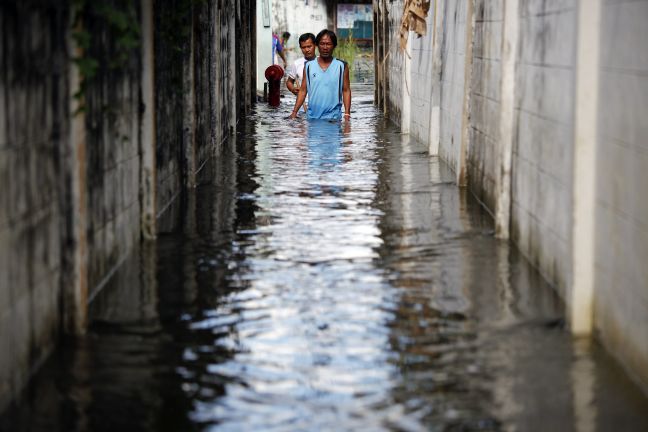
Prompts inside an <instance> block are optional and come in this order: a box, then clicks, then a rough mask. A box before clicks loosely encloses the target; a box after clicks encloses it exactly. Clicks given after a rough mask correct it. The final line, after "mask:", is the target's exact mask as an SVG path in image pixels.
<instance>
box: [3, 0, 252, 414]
mask: <svg viewBox="0 0 648 432" xmlns="http://www.w3.org/2000/svg"><path fill="white" fill-rule="evenodd" d="M252 3H253V2H252V1H246V0H240V1H236V2H235V4H232V3H231V2H225V1H206V2H194V1H190V0H177V1H156V2H154V3H153V2H150V1H142V2H124V1H118V0H115V1H110V2H103V3H102V6H100V7H99V6H96V5H95V4H94V3H87V5H89V4H93V6H87V5H86V7H85V9H83V10H81V12H80V13H78V14H77V13H74V12H73V11H72V10H71V5H70V4H69V3H68V2H59V1H48V0H40V1H29V2H24V1H9V2H2V4H1V5H0V23H1V27H0V37H1V41H0V49H1V54H2V55H0V61H1V69H0V200H1V202H2V205H1V206H0V366H1V367H0V410H2V409H3V408H4V407H5V406H6V404H7V403H9V401H10V400H12V399H13V398H15V397H16V396H17V395H18V394H19V393H20V391H21V389H22V388H23V387H24V385H25V383H26V382H27V380H28V377H29V376H30V374H32V373H33V372H34V371H35V370H36V369H38V367H39V365H40V364H41V363H42V362H43V361H44V360H45V358H46V357H47V356H48V354H49V353H50V352H51V351H52V349H53V347H54V346H55V345H56V344H57V342H58V341H59V339H60V337H61V336H62V335H65V334H70V335H76V334H82V333H84V332H85V328H86V327H85V326H86V324H87V314H88V305H89V303H91V301H92V300H93V298H95V297H96V296H97V295H99V294H100V292H101V290H102V289H103V288H104V285H105V284H106V283H107V281H108V280H109V279H110V277H111V275H112V274H113V273H115V272H116V271H117V270H118V269H119V268H120V266H121V265H123V263H124V262H125V261H126V259H127V257H128V256H129V255H131V254H132V251H133V250H134V249H135V248H136V247H137V246H138V244H139V243H140V241H141V238H142V237H147V238H149V239H150V238H154V237H155V235H156V232H157V231H161V232H167V231H172V230H174V229H176V228H177V220H178V219H179V213H180V208H181V203H182V202H183V199H184V198H183V197H184V195H185V191H186V190H188V189H190V188H192V187H193V186H194V185H195V176H196V175H197V174H199V173H200V170H201V168H202V167H203V166H204V165H205V162H206V161H207V159H208V158H209V157H211V156H215V155H218V154H219V152H220V151H221V150H222V144H221V143H222V142H223V140H224V139H226V137H227V136H228V135H230V134H231V133H232V132H233V130H234V128H235V126H236V119H237V114H239V113H244V112H246V110H249V109H250V107H251V103H252V100H253V97H254V94H253V92H252V84H251V83H252V82H253V80H254V70H255V68H254V65H253V64H252V61H253V60H252V59H253V57H252V55H251V47H252V46H253V42H251V40H252V39H253V36H254V29H253V27H252V23H253V16H254V13H255V6H254V5H253V4H252ZM124 17H127V19H131V20H132V21H131V22H130V24H128V25H127V26H126V28H129V29H132V30H134V34H135V35H136V40H135V41H134V43H133V41H129V40H126V39H124V36H125V31H124V27H123V26H122V24H123V21H122V19H124ZM148 18H150V23H149V22H148V21H146V20H147V19H148ZM145 23H146V25H145ZM80 29H83V30H84V32H81V34H80V33H79V31H80ZM149 30H150V31H149ZM238 38H246V39H247V40H246V41H244V42H237V39H238ZM237 47H238V48H241V49H245V50H249V51H248V52H246V53H237V52H236V48H237ZM147 50H148V51H147ZM147 53H152V54H153V55H148V54H147ZM74 59H77V60H79V61H75V60H74ZM87 61H91V62H94V72H92V73H91V72H88V69H87ZM145 62H148V63H145ZM78 65H81V66H82V67H77V66H78ZM91 69H92V68H91ZM84 79H85V81H84ZM81 83H84V84H81ZM149 84H152V85H150V86H149ZM79 90H81V91H79ZM149 101H150V102H149ZM147 118H148V119H152V121H146V119H147ZM149 213H152V215H153V216H152V217H148V214H149Z"/></svg>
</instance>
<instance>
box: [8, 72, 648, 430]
mask: <svg viewBox="0 0 648 432" xmlns="http://www.w3.org/2000/svg"><path fill="white" fill-rule="evenodd" d="M372 98H373V94H372V88H371V87H370V86H362V85H359V86H355V87H354V113H353V118H352V120H351V121H350V122H349V123H342V124H340V123H328V122H308V121H305V120H294V121H288V120H286V117H287V116H288V113H289V112H290V109H291V106H289V105H290V101H288V100H285V101H284V104H283V106H282V107H281V108H279V109H271V108H269V107H267V106H259V107H258V108H257V112H256V113H255V114H254V115H253V116H251V117H250V118H249V119H247V121H246V122H244V123H242V124H241V127H240V130H239V133H238V135H237V138H236V139H235V140H232V141H231V142H230V148H229V150H228V151H226V152H225V154H224V155H223V156H222V157H221V158H220V159H219V160H216V161H214V162H213V163H212V164H211V165H210V166H208V167H206V168H205V171H204V172H203V173H202V178H203V182H202V184H201V185H200V187H199V188H198V190H197V191H196V192H195V194H192V195H191V196H189V197H188V199H187V200H186V202H185V206H184V207H185V209H184V212H183V214H182V215H181V222H180V227H179V229H178V230H177V232H174V233H169V234H164V235H161V236H160V238H159V240H158V242H157V244H154V245H148V246H145V247H144V248H143V249H142V250H140V251H138V252H137V253H135V254H134V255H133V258H132V259H131V260H130V261H129V262H127V263H126V264H125V265H124V267H123V268H122V269H121V271H120V272H119V273H118V274H117V275H116V276H115V277H114V279H113V280H112V281H111V282H110V283H109V284H108V286H106V288H105V289H104V290H103V291H102V292H101V293H100V294H99V295H98V296H97V298H96V299H95V301H94V302H93V304H92V325H91V327H90V331H89V334H88V336H87V337H86V338H84V339H83V340H81V341H79V342H78V343H76V344H66V345H64V346H62V347H61V349H59V350H58V351H57V352H56V353H55V354H54V356H53V357H52V358H51V359H50V361H49V362H48V363H47V364H46V365H45V366H44V367H43V369H42V370H41V371H40V372H39V373H38V374H37V376H36V377H35V379H34V380H33V385H32V386H31V387H30V388H29V389H28V390H27V391H26V392H25V396H24V398H23V399H22V400H21V401H20V402H19V404H17V405H16V406H14V407H13V408H12V409H11V410H10V411H8V412H7V413H5V414H4V415H3V416H2V418H0V430H2V431H115V430H150V431H188V430H224V431H230V430H231V431H252V430H254V431H257V430H286V431H301V430H308V431H311V430H313V431H319V430H330V431H344V430H349V431H351V430H352V431H357V430H367V431H378V430H403V431H419V430H462V431H463V430H485V431H496V430H519V431H536V430H537V431H547V430H560V431H563V430H565V431H569V430H575V431H590V430H624V431H629V430H637V431H639V430H648V402H647V400H646V398H645V395H643V394H642V393H641V392H640V390H639V389H638V388H637V387H635V386H634V385H633V384H632V383H631V382H630V380H629V379H628V378H627V377H626V376H625V374H624V373H623V371H622V370H621V368H620V367H619V366H618V365H617V364H616V363H615V362H613V361H612V360H611V359H610V357H609V356H608V355H607V354H606V353H605V352H603V350H602V349H601V348H600V347H598V346H597V345H596V344H595V343H588V342H585V341H581V342H575V341H574V340H573V339H572V338H571V337H570V335H569V333H568V332H567V331H566V329H565V328H564V308H563V304H562V302H561V301H560V299H559V297H558V296H557V294H556V293H555V292H554V290H553V289H552V288H551V287H550V286H549V285H548V284H547V283H545V282H544V281H543V279H542V278H541V277H540V275H539V274H538V273H537V272H536V271H535V270H534V269H533V268H532V267H530V266H529V265H528V264H527V262H526V261H525V260H524V258H523V257H521V256H520V255H519V254H518V253H517V252H516V250H515V248H513V247H511V246H510V245H509V244H508V243H507V242H502V241H499V240H497V239H495V238H494V236H493V225H492V221H491V218H490V217H489V216H488V215H487V214H486V213H485V212H484V211H483V209H482V208H481V207H480V206H479V204H478V203H476V202H475V201H474V200H473V199H472V198H471V197H470V196H469V194H467V193H466V192H465V191H462V190H460V189H458V188H457V187H456V185H455V184H454V183H453V179H454V176H453V174H452V173H451V172H449V171H448V170H447V168H446V167H445V165H444V164H443V163H442V162H440V161H439V160H438V159H437V158H434V157H429V156H428V154H427V153H426V149H425V146H423V145H421V144H419V143H416V142H412V141H410V140H409V139H408V138H407V137H406V136H401V135H400V134H399V133H398V131H397V130H396V129H394V127H393V126H391V125H390V124H389V123H388V122H387V121H386V120H385V119H384V118H382V116H381V115H380V114H379V113H378V111H377V110H376V108H375V107H374V106H373V103H372ZM286 102H288V103H286Z"/></svg>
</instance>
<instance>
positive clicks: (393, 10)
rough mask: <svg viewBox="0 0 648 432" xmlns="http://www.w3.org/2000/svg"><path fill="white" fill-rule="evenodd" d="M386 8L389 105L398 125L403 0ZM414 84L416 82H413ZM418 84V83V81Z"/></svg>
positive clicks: (403, 56) (400, 104) (402, 59)
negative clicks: (400, 35) (399, 33)
mask: <svg viewBox="0 0 648 432" xmlns="http://www.w3.org/2000/svg"><path fill="white" fill-rule="evenodd" d="M384 8H385V10H386V11H387V14H388V17H389V58H388V59H387V62H386V76H387V77H388V78H387V79H388V80H389V92H388V94H387V104H388V105H389V117H390V119H391V120H392V121H393V122H394V123H396V124H397V125H400V124H401V112H402V109H403V84H404V83H403V75H402V73H401V71H403V67H404V64H405V54H404V53H403V52H401V51H400V49H399V48H398V47H399V43H400V42H399V39H398V31H399V28H400V20H401V16H402V11H403V0H395V1H394V2H393V3H384ZM412 84H413V85H414V83H412ZM416 84H418V83H416Z"/></svg>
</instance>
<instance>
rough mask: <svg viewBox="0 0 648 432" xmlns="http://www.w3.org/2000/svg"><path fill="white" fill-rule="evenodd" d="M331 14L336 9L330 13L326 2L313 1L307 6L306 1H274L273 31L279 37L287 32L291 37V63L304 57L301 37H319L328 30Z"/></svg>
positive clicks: (289, 42) (289, 45)
mask: <svg viewBox="0 0 648 432" xmlns="http://www.w3.org/2000/svg"><path fill="white" fill-rule="evenodd" d="M329 13H332V14H333V15H335V9H334V8H333V10H332V11H329V10H328V7H327V4H326V2H324V1H311V2H308V4H306V2H304V0H272V19H273V24H272V30H273V31H274V32H275V33H276V34H278V35H281V33H283V32H285V31H287V32H289V33H290V35H291V36H290V39H289V40H288V44H287V48H288V49H289V51H288V56H287V57H288V61H289V62H290V61H291V59H293V60H296V59H298V58H299V57H301V55H302V54H301V50H300V49H299V35H301V34H304V33H313V34H314V35H317V33H318V32H319V31H320V30H323V29H325V28H328V25H327V17H328V14H329ZM333 30H335V29H333Z"/></svg>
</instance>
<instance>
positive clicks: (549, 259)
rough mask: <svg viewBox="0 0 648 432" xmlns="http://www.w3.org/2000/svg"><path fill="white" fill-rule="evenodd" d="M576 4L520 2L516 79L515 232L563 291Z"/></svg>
mask: <svg viewBox="0 0 648 432" xmlns="http://www.w3.org/2000/svg"><path fill="white" fill-rule="evenodd" d="M576 6H577V4H576V0H572V1H562V2H557V3H548V2H537V1H524V2H520V10H519V14H520V15H519V16H520V25H519V28H520V33H519V43H518V44H519V45H518V48H519V49H518V54H517V67H516V83H515V116H516V118H515V129H516V131H517V133H516V134H514V137H513V173H512V193H511V198H512V206H511V222H512V226H511V228H512V232H511V237H512V238H513V239H514V241H515V242H516V243H517V244H518V246H519V247H520V248H521V249H522V252H523V253H524V254H525V255H527V256H528V257H529V258H530V259H531V261H532V262H533V263H534V264H535V265H537V266H539V267H540V270H541V271H542V272H543V273H544V274H545V276H546V277H547V278H548V279H549V280H551V281H553V282H554V283H555V284H556V286H557V287H558V288H559V290H560V291H561V292H563V294H564V290H565V287H566V286H567V283H568V279H569V272H570V269H569V266H570V265H569V262H570V259H571V258H570V254H571V251H570V230H571V223H572V220H571V206H572V203H571V201H572V167H573V158H572V154H573V133H574V129H573V127H574V102H573V100H574V92H575V90H574V67H575V58H576V52H575V47H576V30H575V29H576V26H577V20H576ZM593 127H594V125H593Z"/></svg>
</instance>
